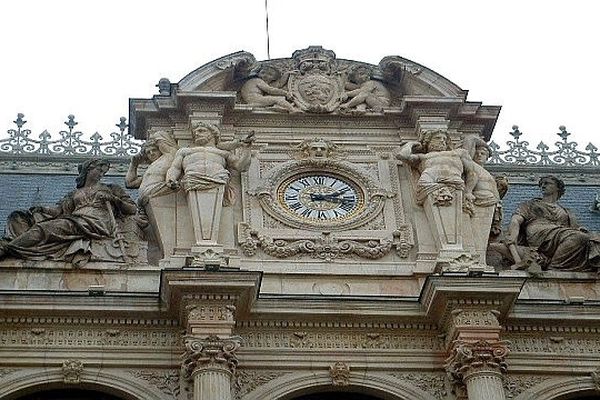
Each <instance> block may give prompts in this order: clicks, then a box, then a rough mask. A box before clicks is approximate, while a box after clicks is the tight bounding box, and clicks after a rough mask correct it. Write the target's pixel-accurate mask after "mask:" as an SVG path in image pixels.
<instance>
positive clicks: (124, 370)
mask: <svg viewBox="0 0 600 400" xmlns="http://www.w3.org/2000/svg"><path fill="white" fill-rule="evenodd" d="M466 96H467V93H466V91H464V90H462V89H461V88H459V87H457V86H456V85H455V84H453V83H452V82H451V81H449V80H447V79H445V78H444V77H442V76H440V75H439V74H437V73H435V72H434V71H431V70H429V69H428V68H426V67H424V66H421V65H419V64H416V63H414V62H412V61H409V60H406V59H403V58H401V57H386V58H384V59H383V60H381V62H380V63H379V64H378V65H369V64H366V63H363V62H357V61H350V60H344V59H338V58H337V56H336V54H335V53H334V52H333V51H331V50H326V49H323V48H321V47H318V46H312V47H309V48H307V49H302V50H298V51H296V52H294V54H293V55H292V57H291V58H287V59H277V60H268V61H261V62H259V61H257V60H255V59H254V57H253V56H252V55H251V54H249V53H245V52H240V53H235V54H232V55H229V56H225V57H223V58H221V59H219V60H216V61H214V62H211V63H209V64H207V65H205V66H202V67H200V68H199V69H197V70H195V71H193V72H192V73H190V74H189V75H187V76H186V77H184V78H183V79H182V80H180V81H179V82H178V83H171V82H170V81H168V80H166V79H163V80H161V82H160V83H159V93H158V94H157V95H155V96H154V97H152V98H150V99H132V100H131V102H130V106H131V108H130V115H129V126H127V124H126V120H125V119H122V120H121V122H120V124H119V125H118V127H119V128H118V129H119V132H117V133H115V134H114V135H113V136H112V137H113V139H114V140H112V141H110V143H106V145H104V144H101V143H100V139H98V138H92V139H90V140H89V141H87V142H85V140H84V142H85V143H83V142H81V140H82V139H81V135H80V133H79V132H78V131H77V130H76V129H75V125H76V124H77V123H76V122H75V119H74V117H72V116H70V117H69V119H68V121H67V122H66V124H67V127H68V130H66V131H65V132H63V133H64V134H62V136H63V139H61V140H58V141H56V140H52V139H51V138H50V137H49V136H47V135H43V137H40V138H39V140H38V139H34V138H32V137H30V134H31V132H29V131H28V130H27V129H26V125H25V124H26V121H25V120H24V116H23V115H19V116H18V118H17V120H16V121H15V124H16V126H17V128H16V129H13V130H11V131H9V135H10V138H9V139H6V140H5V139H2V140H0V183H2V177H3V176H5V175H6V176H8V174H9V173H10V174H14V173H17V174H21V175H23V176H24V175H25V174H22V172H23V171H29V172H30V173H32V174H40V173H44V174H47V175H48V176H49V177H50V178H48V179H50V180H52V179H54V182H55V183H57V182H58V181H59V179H58V177H57V176H58V175H57V174H59V172H60V173H67V174H73V171H74V170H73V168H74V165H76V164H81V163H84V162H86V160H87V159H88V158H90V157H89V156H91V155H92V156H100V157H102V159H103V160H105V159H110V161H111V162H112V165H113V169H111V170H110V172H108V171H105V170H104V169H101V168H100V169H99V170H98V171H96V172H93V171H94V168H95V166H102V165H107V164H106V162H107V161H106V160H105V161H93V162H88V163H87V164H83V166H82V167H81V170H84V171H92V175H93V174H94V173H95V174H96V175H97V176H96V178H97V179H96V178H95V180H94V179H92V181H90V182H87V183H88V184H86V183H85V179H84V184H83V185H82V187H81V188H78V189H76V191H75V192H73V193H75V194H73V193H71V194H69V195H68V196H71V197H69V198H71V199H72V198H73V196H78V195H79V194H81V195H82V196H81V197H82V198H84V199H85V200H86V201H85V202H83V203H81V204H79V203H78V202H77V201H74V200H73V202H74V207H72V209H71V208H63V209H61V210H60V212H58V211H57V213H56V215H54V216H53V218H49V219H40V218H38V217H36V218H37V219H36V218H34V215H33V214H34V211H40V210H41V207H46V206H47V204H46V203H47V202H46V201H45V199H43V198H41V199H39V200H36V202H35V204H19V207H21V208H22V209H23V212H22V213H21V214H14V215H13V218H12V219H11V220H10V222H11V223H10V225H8V228H9V229H8V230H7V235H6V238H4V239H3V241H2V242H0V248H1V249H2V251H3V253H2V256H3V259H2V260H1V261H0V305H1V307H2V310H3V312H2V316H1V317H0V399H4V398H6V399H19V398H20V397H21V396H22V395H23V394H25V393H31V392H35V391H38V392H40V391H43V390H44V388H45V387H48V388H49V387H66V388H78V390H87V389H88V388H94V389H95V390H96V389H97V390H99V391H101V392H102V391H104V392H107V393H110V394H112V395H116V396H117V397H119V398H123V399H151V400H160V399H178V400H188V399H190V400H191V399H193V400H233V399H235V400H271V399H272V400H278V399H289V400H294V399H297V398H302V397H303V396H305V395H317V394H318V395H319V396H322V398H323V399H327V398H328V396H331V395H332V393H335V392H337V393H341V394H345V395H348V396H350V394H352V396H354V397H356V398H358V397H357V396H363V397H364V398H369V399H372V398H381V399H384V398H385V399H398V400H432V399H438V400H454V399H476V400H504V399H518V400H524V399H530V400H534V399H535V400H546V399H548V400H550V399H554V398H558V397H560V396H563V395H566V396H569V398H576V397H577V396H590V395H592V394H596V395H598V394H599V393H600V389H599V387H600V385H599V384H598V382H599V379H598V376H599V375H598V366H599V365H600V340H598V339H597V334H598V329H599V328H598V326H599V325H598V322H599V321H600V314H598V313H597V312H596V311H595V308H594V305H595V304H596V303H597V302H598V301H600V286H598V282H597V277H596V273H595V271H591V268H590V267H589V266H590V264H586V266H585V267H582V268H575V269H576V271H567V270H566V269H563V270H560V271H559V270H552V269H550V270H548V271H545V270H541V269H539V270H537V269H536V268H534V267H531V265H533V264H531V265H530V264H528V266H529V267H531V268H529V269H528V270H523V269H518V268H516V267H515V265H514V264H515V262H509V263H508V264H507V265H505V263H506V260H507V259H508V258H507V257H506V256H505V254H504V253H501V252H500V256H497V255H496V256H497V257H496V256H495V257H496V258H494V257H491V256H490V254H491V252H490V251H489V249H488V243H489V242H491V243H497V244H499V246H500V245H505V243H506V241H504V242H503V240H505V239H506V238H505V236H504V234H503V233H502V232H501V227H502V226H503V224H502V222H501V217H502V212H501V211H502V210H503V209H504V210H505V208H503V205H502V204H500V201H501V200H500V199H501V198H502V197H503V196H502V195H503V194H504V193H503V192H504V191H505V190H504V189H506V187H505V186H506V185H505V183H506V182H505V181H504V180H503V179H498V180H497V179H495V177H494V176H493V175H492V174H490V172H488V169H489V170H490V171H492V172H493V173H494V174H497V175H498V174H501V173H502V174H505V175H508V177H509V181H510V180H511V179H513V178H515V179H516V181H517V182H520V183H523V181H527V182H531V181H532V179H533V181H537V179H538V178H539V176H540V175H549V173H550V172H552V173H553V174H559V173H561V172H562V171H560V170H557V169H556V168H554V167H555V166H561V168H562V167H564V168H565V169H564V175H565V176H564V177H565V178H566V179H565V182H566V184H567V185H569V184H572V183H573V182H579V183H578V185H581V184H583V183H585V182H588V180H589V181H593V182H600V180H599V179H598V177H597V171H592V170H591V168H592V167H593V168H596V167H597V164H598V163H597V156H596V150H597V149H596V148H593V147H589V148H586V152H582V151H579V150H576V149H575V147H574V146H573V144H572V143H571V142H569V141H568V139H567V137H568V132H567V131H566V128H565V129H561V132H560V135H561V139H562V141H561V142H559V144H558V145H559V149H558V150H556V151H554V150H549V149H547V148H545V147H544V146H541V147H538V150H535V151H530V150H527V144H526V142H524V141H521V140H520V139H519V136H520V135H521V133H520V131H518V128H515V131H514V132H513V137H514V138H515V141H514V142H512V143H511V144H510V145H509V149H508V150H500V149H499V147H498V146H497V145H495V144H494V143H491V144H490V145H488V144H487V142H489V141H490V137H491V133H492V130H493V127H494V124H495V122H496V118H497V116H498V113H499V107H495V106H485V105H482V104H481V103H478V102H471V101H467V98H466ZM127 128H129V133H130V134H131V135H132V136H128V135H127V134H126V133H125V131H126V129H127ZM134 138H135V139H134ZM77 140H79V142H77ZM86 146H87V147H86ZM78 149H79V150H78ZM82 149H85V151H84V150H82ZM9 153H10V154H9ZM84 153H85V154H84ZM84 155H85V156H84ZM126 156H127V157H132V158H131V160H130V161H127V159H126V158H125V157H126ZM531 157H533V158H531ZM488 159H489V160H488ZM45 160H46V161H45ZM486 160H488V163H487V164H485V162H486ZM578 160H579V161H578ZM528 161H529V162H530V163H531V164H534V165H529V164H528ZM128 163H129V165H127V164H128ZM577 163H579V164H582V163H583V164H585V165H577ZM85 165H87V166H85ZM488 166H489V168H488ZM576 167H577V168H579V167H582V168H583V172H575V168H576ZM27 168H29V170H27ZM528 168H529V169H528ZM548 168H550V169H552V168H554V169H552V170H551V171H550V170H548ZM569 168H571V169H569ZM586 168H587V169H586ZM15 171H16V172H15ZM61 171H62V172H61ZM588 172H589V173H588ZM105 174H107V176H105ZM582 174H583V175H584V177H583V178H581V175H582ZM11 176H12V175H11ZM61 176H62V175H61ZM531 177H534V178H531ZM122 178H124V180H125V182H124V184H125V186H126V187H127V188H129V189H132V190H135V191H130V192H125V191H124V190H123V189H114V188H115V187H116V186H114V185H115V183H114V182H112V183H111V185H106V183H104V182H106V179H119V180H121V179H122ZM580 178H581V179H580ZM23 179H25V178H23ZM61 179H62V178H61ZM101 180H102V182H101ZM496 182H500V185H497V184H496ZM117 184H118V185H119V186H121V185H123V183H117ZM69 185H70V184H69ZM69 185H66V186H65V185H62V186H61V188H63V186H64V187H65V188H69V189H70V188H71V187H72V186H73V185H70V186H69ZM103 185H104V186H103ZM503 185H504V186H503ZM57 186H58V185H57ZM38 189H39V188H38ZM79 189H81V190H82V192H81V193H80V192H77V190H79ZM57 190H58V189H57ZM70 190H72V189H70ZM510 190H512V187H509V193H510ZM66 192H68V191H66V190H65V193H66ZM65 193H61V195H64V194H65ZM84 195H85V196H84ZM68 196H67V197H68ZM130 196H131V197H130ZM132 198H135V200H137V201H135V202H134V200H133V199H132ZM94 199H96V200H98V199H99V200H98V201H99V203H98V204H99V205H100V206H98V207H96V208H95V209H94V201H95V200H94ZM88 200H89V201H88ZM78 201H79V200H78ZM42 204H43V205H42ZM30 206H36V207H40V208H34V209H31V210H28V207H30ZM86 207H87V208H86ZM552 207H554V206H552ZM556 207H558V206H556ZM590 207H592V209H593V208H594V207H593V205H592V204H591V203H590ZM596 208H597V207H596ZM92 209H94V210H95V211H94V210H92ZM552 209H554V208H552ZM92 211H94V212H92ZM596 211H597V210H596ZM596 211H593V210H592V211H590V212H596ZM97 212H100V213H101V214H102V215H101V216H100V217H98V215H97ZM28 213H30V214H31V220H28V219H27V218H25V217H28V216H29V214H28ZM594 215H596V214H594ZM19 216H20V217H23V218H22V219H18V218H16V217H19ZM111 216H112V218H111ZM127 216H134V217H135V218H136V221H141V222H144V224H142V225H139V226H140V232H141V234H143V235H142V236H140V237H141V239H139V240H138V241H137V242H136V243H137V245H135V246H134V241H132V240H131V238H130V237H125V236H124V234H125V233H126V232H125V231H124V229H125V227H124V225H122V224H121V225H119V222H120V220H121V219H124V218H126V217H127ZM504 218H505V222H504V226H506V222H507V221H508V220H510V215H505V216H504ZM81 219H85V221H87V222H90V221H92V222H93V223H90V224H91V226H92V227H93V228H98V229H99V228H101V227H103V226H104V225H106V228H107V229H106V233H105V234H103V235H100V236H101V239H102V240H104V241H106V242H107V243H108V245H110V246H112V247H111V248H110V250H111V251H113V252H112V253H110V252H109V253H110V254H113V257H112V258H110V257H108V256H107V255H105V257H90V258H89V259H85V261H86V262H83V263H78V262H77V260H76V259H74V258H72V257H70V256H69V257H66V256H64V255H65V254H67V253H68V252H64V253H60V255H61V257H55V256H54V255H55V253H52V252H50V253H47V254H46V253H43V254H42V253H40V251H41V250H40V249H42V248H43V247H44V246H43V245H45V244H47V243H46V242H45V241H44V240H46V239H45V237H42V236H43V235H42V236H40V235H38V236H40V237H38V236H36V238H37V239H36V240H38V241H37V242H35V243H34V241H33V239H32V238H29V237H28V236H27V235H31V234H28V233H26V232H27V231H29V230H33V231H36V230H41V231H43V232H55V228H57V227H60V228H61V232H62V233H63V234H64V232H65V231H68V232H67V233H69V237H68V238H67V240H64V241H59V242H60V243H61V245H64V244H65V243H67V244H68V246H67V247H68V248H69V249H72V248H77V249H79V250H81V251H82V252H83V253H85V252H86V249H88V248H87V247H85V246H83V244H82V242H85V241H86V240H87V241H88V242H91V244H90V246H91V247H89V249H90V251H91V252H92V253H94V251H95V250H94V249H95V248H94V247H93V246H94V243H95V242H98V241H99V239H98V237H96V236H94V234H92V233H90V230H87V231H85V232H86V233H83V234H82V233H81V230H79V229H76V228H77V226H79V225H77V222H78V221H80V220H81ZM23 220H24V221H25V222H26V223H25V224H23V223H24V222H23ZM48 221H50V222H48ZM52 221H58V223H57V222H52ZM68 221H71V222H72V223H71V222H68ZM80 225H81V224H80ZM36 226H37V228H36ZM44 227H46V228H48V227H51V228H52V229H49V228H48V229H46V230H45V231H44V229H42V228H44ZM492 227H493V229H492ZM62 228H64V230H63V229H62ZM108 228H110V229H108ZM523 228H526V227H523ZM24 232H25V233H24ZM22 235H25V236H22ZM77 235H79V236H77ZM588 236H590V237H592V236H594V234H589V235H588ZM23 237H25V238H26V239H31V240H28V241H25V240H24V239H23ZM586 237H587V236H586ZM19 238H20V239H19ZM15 240H16V242H15ZM23 241H25V242H26V243H25V244H28V246H25V245H23V244H22V243H21V242H23ZM509 242H510V240H509ZM19 243H21V245H19V246H17V245H18V244H19ZM32 243H33V244H32ZM141 243H142V244H141ZM531 243H534V241H531ZM509 244H510V243H509ZM95 245H96V246H97V245H98V244H97V243H96V244H95ZM538 247H539V246H538ZM592 247H593V246H590V249H591V248H592ZM23 249H28V252H27V251H24V250H23ZM134 250H135V254H133V252H134ZM534 250H535V251H541V249H540V248H538V249H534ZM532 251H533V250H532ZM36 252H37V253H36ZM34 253H35V254H34ZM38 253H39V254H38ZM28 254H33V259H31V257H30V258H28V257H27V255H28ZM36 254H37V255H40V254H41V255H42V256H43V257H42V256H40V257H37V256H36ZM69 254H70V253H69ZM96 254H97V253H96ZM110 254H109V255H110ZM587 255H588V254H587V253H586V254H585V256H587ZM498 257H499V258H498ZM567 258H568V257H567ZM498 259H499V260H500V261H502V262H504V264H503V263H502V262H500V263H495V262H496V261H498ZM513 261H517V260H516V259H515V260H513ZM536 265H537V264H536ZM569 265H570V264H569ZM354 397H353V398H354Z"/></svg>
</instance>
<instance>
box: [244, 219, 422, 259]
mask: <svg viewBox="0 0 600 400" xmlns="http://www.w3.org/2000/svg"><path fill="white" fill-rule="evenodd" d="M406 236H407V230H406V229H402V230H398V231H394V232H393V235H392V239H379V240H349V239H343V240H338V239H335V238H334V237H332V235H331V234H329V233H322V234H321V236H320V237H318V238H315V239H300V240H290V239H273V238H271V237H270V236H268V235H266V234H263V233H261V232H260V231H259V230H257V229H252V228H251V227H250V225H248V224H247V223H240V225H239V233H238V238H239V239H238V240H239V244H240V247H241V248H242V251H243V253H244V255H246V256H248V257H252V256H254V255H256V251H257V250H258V248H259V247H260V248H261V249H262V251H264V252H265V253H266V254H268V255H270V256H272V257H277V258H287V257H292V256H295V255H297V254H309V255H311V256H312V257H313V258H317V259H320V260H324V261H332V260H334V259H337V258H345V257H351V256H358V257H361V258H367V259H371V260H376V259H379V258H382V257H384V256H386V255H387V254H389V252H390V251H391V250H392V249H396V253H397V254H398V256H400V257H401V258H407V257H408V253H409V251H410V249H411V248H412V247H413V246H412V245H411V244H410V243H409V242H408V239H407V238H406Z"/></svg>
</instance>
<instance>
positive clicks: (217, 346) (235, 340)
mask: <svg viewBox="0 0 600 400" xmlns="http://www.w3.org/2000/svg"><path fill="white" fill-rule="evenodd" d="M240 341H241V338H239V337H230V338H226V339H222V338H220V337H218V336H216V335H211V336H208V337H207V338H205V339H199V338H197V337H195V336H185V337H184V343H185V353H184V354H183V371H184V374H185V376H186V378H188V379H189V378H191V377H192V374H193V373H194V372H195V371H198V370H202V369H204V368H210V367H219V368H221V369H225V370H229V371H231V372H232V373H233V372H235V368H236V367H237V365H238V359H237V356H236V354H235V352H236V351H237V349H238V348H239V347H240Z"/></svg>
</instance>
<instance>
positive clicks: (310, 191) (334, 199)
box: [277, 172, 365, 224]
mask: <svg viewBox="0 0 600 400" xmlns="http://www.w3.org/2000/svg"><path fill="white" fill-rule="evenodd" d="M277 199H278V202H279V205H280V206H281V207H282V208H283V210H285V212H286V213H288V214H289V215H290V216H291V217H292V218H295V219H299V220H301V221H303V222H307V223H317V224H320V223H340V222H343V221H347V220H349V219H352V218H353V217H354V216H355V215H357V214H359V213H360V212H362V211H363V209H364V207H365V195H364V193H363V190H362V189H361V188H360V186H358V185H357V184H356V183H354V182H353V181H352V180H351V179H349V178H347V177H345V176H342V175H339V174H333V173H322V172H305V173H302V174H298V175H294V176H291V177H289V178H288V179H286V180H284V181H283V182H282V183H281V184H280V185H279V187H278V189H277Z"/></svg>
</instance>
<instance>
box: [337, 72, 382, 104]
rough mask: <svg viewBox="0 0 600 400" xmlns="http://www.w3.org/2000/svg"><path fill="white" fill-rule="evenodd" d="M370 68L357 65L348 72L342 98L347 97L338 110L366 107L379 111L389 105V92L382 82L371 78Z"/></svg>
mask: <svg viewBox="0 0 600 400" xmlns="http://www.w3.org/2000/svg"><path fill="white" fill-rule="evenodd" d="M371 76H372V71H371V69H370V68H368V67H366V66H364V65H359V66H357V67H354V68H353V69H352V70H351V71H350V73H349V74H348V80H349V81H350V82H349V84H347V85H346V90H347V91H346V92H345V93H344V98H345V99H349V100H348V101H347V102H345V103H343V104H342V105H340V110H342V111H345V110H352V109H354V110H356V111H358V112H361V111H362V112H364V111H366V109H367V108H369V109H371V110H373V111H375V112H381V111H382V110H383V108H384V107H387V106H389V105H390V93H389V91H388V90H387V89H386V87H385V86H384V85H383V83H381V82H378V81H376V80H372V79H371Z"/></svg>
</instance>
